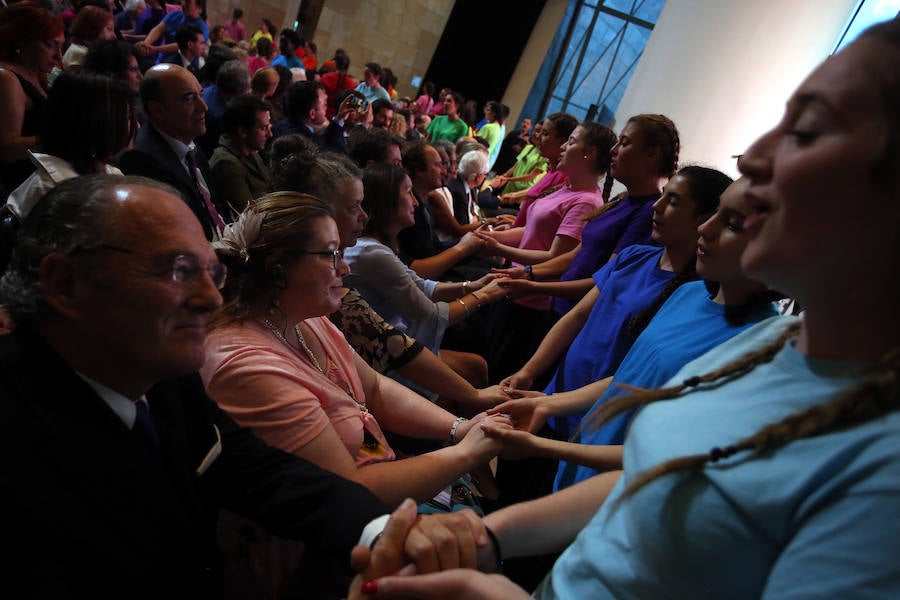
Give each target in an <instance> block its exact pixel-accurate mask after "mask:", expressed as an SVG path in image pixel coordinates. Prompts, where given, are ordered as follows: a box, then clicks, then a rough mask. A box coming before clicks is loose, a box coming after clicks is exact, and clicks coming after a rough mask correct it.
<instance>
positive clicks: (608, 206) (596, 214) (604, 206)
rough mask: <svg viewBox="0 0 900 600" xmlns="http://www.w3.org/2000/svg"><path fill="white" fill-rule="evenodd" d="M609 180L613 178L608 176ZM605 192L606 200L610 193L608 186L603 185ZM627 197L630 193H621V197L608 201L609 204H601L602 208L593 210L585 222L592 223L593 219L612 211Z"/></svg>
mask: <svg viewBox="0 0 900 600" xmlns="http://www.w3.org/2000/svg"><path fill="white" fill-rule="evenodd" d="M607 178H609V180H610V181H612V178H611V177H609V175H607ZM609 187H612V184H611V183H610V184H609ZM603 190H604V191H603V194H604V196H603V198H604V199H605V198H606V194H607V193H608V192H607V191H606V184H603ZM627 197H628V192H622V193H620V194H619V195H617V196H616V197H615V198H613V199H612V200H608V201H607V202H604V203H603V204H601V205H600V206H598V207H597V208H595V209H594V210H592V211H591V212H589V213H588V214H587V216H585V217H584V220H585V221H590V220H592V219H596V218H597V217H599V216H600V215H602V214H603V213H605V212H606V211H608V210H610V209H611V208H612V207H614V206H615V205H616V204H618V203H619V202H621V201H622V200H624V199H625V198H627Z"/></svg>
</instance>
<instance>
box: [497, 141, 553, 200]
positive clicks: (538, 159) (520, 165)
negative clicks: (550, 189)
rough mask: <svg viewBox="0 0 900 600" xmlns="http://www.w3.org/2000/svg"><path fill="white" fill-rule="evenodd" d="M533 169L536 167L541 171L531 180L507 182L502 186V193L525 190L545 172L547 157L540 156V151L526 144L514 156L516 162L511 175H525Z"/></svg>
mask: <svg viewBox="0 0 900 600" xmlns="http://www.w3.org/2000/svg"><path fill="white" fill-rule="evenodd" d="M535 169H538V170H539V171H540V172H541V173H540V174H539V175H538V176H537V177H535V178H534V179H532V180H531V181H512V182H510V183H507V184H506V187H505V188H503V193H504V194H511V193H512V192H519V191H521V190H527V189H528V188H530V187H531V186H533V185H534V184H535V183H537V182H538V181H540V179H541V177H543V176H544V173H546V172H547V159H546V158H544V157H543V156H541V153H540V152H538V149H537V148H535V147H534V146H532V145H531V144H528V145H527V146H525V149H524V150H522V151H521V152H519V155H518V156H517V157H516V164H515V166H514V167H513V172H512V175H511V176H512V177H519V176H520V175H527V174H529V173H531V172H532V171H534V170H535Z"/></svg>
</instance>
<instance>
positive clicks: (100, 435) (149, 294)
mask: <svg viewBox="0 0 900 600" xmlns="http://www.w3.org/2000/svg"><path fill="white" fill-rule="evenodd" d="M176 194H177V193H176V192H175V190H174V189H172V188H170V187H169V186H166V185H164V184H160V183H157V182H154V181H151V180H148V179H144V178H139V177H125V178H122V177H114V176H107V175H90V176H85V177H81V178H78V179H75V180H70V181H67V182H64V183H62V184H61V185H60V186H58V187H57V188H56V189H54V190H53V191H52V192H51V193H50V194H48V195H47V196H46V197H45V199H44V200H43V201H42V202H41V204H40V205H39V206H38V207H37V208H36V209H35V210H34V211H33V212H32V214H31V215H29V218H28V219H27V220H26V221H25V223H24V224H23V227H22V229H21V230H20V232H19V235H18V239H17V246H16V249H15V251H14V254H13V259H12V261H11V263H10V267H9V269H8V270H7V272H6V273H5V275H4V277H3V279H2V281H0V303H2V304H3V305H4V306H5V307H6V308H7V309H8V310H9V312H10V313H11V314H12V317H13V318H14V319H15V321H16V323H17V327H16V330H15V331H14V332H13V333H12V334H10V335H6V336H2V337H0V410H2V411H3V413H2V414H3V415H4V418H3V419H2V420H0V445H2V448H3V450H4V455H5V456H6V457H7V459H6V460H4V461H3V462H2V466H0V489H2V491H3V492H4V494H3V498H4V507H5V510H4V511H3V513H2V514H3V517H2V518H3V519H4V521H3V524H2V530H3V540H4V542H3V543H2V544H0V548H2V550H0V560H2V561H3V565H4V573H5V575H4V581H3V585H4V589H7V590H20V589H24V590H27V593H28V595H29V596H30V597H43V598H55V597H70V596H71V597H138V596H139V597H167V596H170V595H172V594H173V590H177V593H176V595H178V596H185V597H198V598H199V597H210V596H214V595H221V591H222V590H221V585H222V579H221V577H222V572H221V565H220V559H219V553H218V550H217V548H216V520H217V515H218V510H219V509H220V508H223V507H224V508H228V509H230V510H233V511H235V512H237V513H239V514H241V515H243V516H245V517H247V518H250V519H252V520H254V521H257V522H258V523H260V524H262V525H263V526H265V527H267V528H268V529H271V530H272V531H273V532H275V533H277V534H279V535H281V536H283V537H290V538H301V539H303V540H304V542H305V544H306V552H307V553H310V554H312V555H314V556H315V557H316V558H320V559H325V560H326V561H331V562H332V563H333V564H335V565H338V567H337V569H338V572H340V571H341V569H344V570H346V569H347V566H348V561H347V557H348V555H349V550H350V548H351V547H352V545H353V544H354V543H355V542H357V540H358V539H359V536H360V533H361V531H362V530H363V528H364V527H365V526H366V525H367V523H370V521H371V520H372V519H373V518H375V517H376V516H378V515H380V514H383V513H385V512H386V509H385V507H384V506H383V505H382V503H381V502H380V501H379V500H378V499H377V498H376V497H375V496H373V495H372V494H371V493H370V492H369V491H367V490H366V489H365V488H363V487H362V486H360V485H357V484H355V483H351V482H348V481H346V480H344V479H341V478H340V477H338V476H336V475H333V474H331V473H329V472H326V471H323V470H321V469H319V468H318V467H316V466H314V465H312V464H311V463H308V462H306V461H302V460H300V459H297V458H296V457H293V456H291V455H288V454H285V453H283V452H281V451H278V450H275V449H273V448H270V447H269V446H267V445H265V444H264V443H263V442H262V441H260V440H259V439H258V438H256V437H255V436H254V435H253V434H252V433H251V432H250V431H249V430H247V429H242V428H239V427H238V426H237V425H236V424H235V423H234V422H233V421H232V420H231V419H230V418H229V417H228V416H227V415H226V414H225V413H224V412H222V411H221V410H219V408H218V407H217V406H216V405H215V403H213V402H212V401H211V400H210V399H209V398H208V397H207V396H206V394H205V392H204V389H203V384H202V382H201V380H200V378H199V376H198V375H197V374H196V371H197V369H198V368H199V367H200V366H201V364H202V362H203V359H204V348H203V343H204V340H205V339H206V325H207V322H208V320H209V318H210V316H211V314H212V313H213V311H215V310H216V309H217V308H218V307H219V306H220V305H221V303H222V298H221V296H220V295H219V291H218V289H217V288H220V287H222V285H223V284H224V283H225V276H226V273H225V268H224V267H223V266H222V265H221V264H220V263H219V262H218V260H217V258H216V254H215V253H214V252H213V250H212V248H211V247H210V245H209V243H208V242H207V241H206V239H205V236H204V232H203V229H202V228H201V226H200V223H199V222H198V221H197V219H196V218H195V217H194V215H193V214H192V213H191V211H190V210H189V209H188V208H187V207H186V206H185V204H184V203H183V202H182V201H181V200H180V199H179V198H178V197H177V195H176ZM323 258H325V259H326V260H331V261H335V260H337V258H336V257H335V254H334V252H329V253H327V256H325V257H323ZM344 574H346V575H348V576H349V573H346V572H345V573H344ZM331 583H333V584H334V586H335V588H336V589H338V590H340V589H341V588H342V587H343V586H344V584H345V581H344V578H343V577H337V578H336V579H335V581H333V582H331ZM344 589H346V588H344ZM317 597H319V596H317Z"/></svg>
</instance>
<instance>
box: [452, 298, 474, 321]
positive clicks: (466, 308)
mask: <svg viewBox="0 0 900 600" xmlns="http://www.w3.org/2000/svg"><path fill="white" fill-rule="evenodd" d="M456 301H457V302H459V303H460V304H462V307H463V308H464V309H465V310H466V316H467V317H468V316H470V315H471V314H472V313H471V312H470V311H469V307H468V306H466V303H465V302H463V301H462V298H457V299H456Z"/></svg>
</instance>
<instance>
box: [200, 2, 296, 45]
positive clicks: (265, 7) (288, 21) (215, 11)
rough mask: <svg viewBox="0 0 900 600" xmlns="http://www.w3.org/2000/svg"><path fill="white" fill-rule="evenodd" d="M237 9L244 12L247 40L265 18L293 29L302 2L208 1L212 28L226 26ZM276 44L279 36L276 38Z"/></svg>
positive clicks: (280, 26) (208, 14)
mask: <svg viewBox="0 0 900 600" xmlns="http://www.w3.org/2000/svg"><path fill="white" fill-rule="evenodd" d="M235 8H240V9H241V10H243V11H244V17H243V18H242V19H241V21H242V22H243V23H244V27H246V28H247V38H248V39H249V38H250V36H251V35H253V32H254V31H256V30H257V29H259V23H260V21H261V20H262V19H263V18H266V19H269V20H270V21H272V23H273V24H274V25H275V26H276V27H278V28H283V27H291V26H293V24H294V19H296V18H297V9H298V8H300V0H288V1H287V2H285V1H283V0H249V1H246V0H244V1H242V0H207V2H206V18H207V21H208V22H209V26H210V28H212V27H213V26H215V25H224V24H225V22H226V21H229V20H231V13H232V11H234V9H235ZM274 38H275V42H276V44H277V43H278V36H274Z"/></svg>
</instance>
